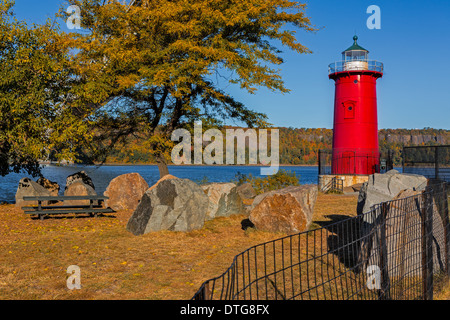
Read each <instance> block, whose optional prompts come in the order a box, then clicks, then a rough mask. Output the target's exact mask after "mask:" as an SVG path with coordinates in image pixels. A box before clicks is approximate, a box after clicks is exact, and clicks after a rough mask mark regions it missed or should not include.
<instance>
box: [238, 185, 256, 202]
mask: <svg viewBox="0 0 450 320" xmlns="http://www.w3.org/2000/svg"><path fill="white" fill-rule="evenodd" d="M236 191H237V193H238V194H239V196H240V197H241V199H242V201H243V202H244V205H246V206H251V205H252V203H253V200H254V199H255V197H256V196H257V193H256V191H255V189H254V188H253V186H252V185H251V184H250V183H248V182H246V183H243V184H241V185H239V186H238V187H237V188H236Z"/></svg>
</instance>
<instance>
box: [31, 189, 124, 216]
mask: <svg viewBox="0 0 450 320" xmlns="http://www.w3.org/2000/svg"><path fill="white" fill-rule="evenodd" d="M107 199H109V198H108V197H105V196H98V195H97V196H34V197H23V200H24V201H37V202H38V205H37V206H36V205H35V206H25V207H22V210H24V212H25V213H26V214H36V215H38V216H39V218H40V219H41V220H43V219H44V217H45V216H46V215H50V214H68V213H74V214H80V213H89V214H91V215H94V216H95V217H97V215H98V214H99V213H112V212H115V211H114V210H113V209H111V208H104V207H103V206H102V205H101V202H103V201H104V200H107ZM67 200H72V201H73V200H89V205H73V204H68V205H64V204H63V205H59V204H57V205H42V203H43V202H46V201H47V202H48V201H58V202H63V203H64V201H67ZM94 202H96V203H94Z"/></svg>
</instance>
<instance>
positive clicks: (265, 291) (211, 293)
mask: <svg viewBox="0 0 450 320" xmlns="http://www.w3.org/2000/svg"><path fill="white" fill-rule="evenodd" d="M449 249H450V223H449V216H448V198H447V189H446V185H445V183H441V182H434V183H433V184H432V185H431V184H430V185H429V187H427V189H426V190H425V191H424V192H422V193H420V194H415V195H412V196H409V197H406V198H403V199H398V200H393V201H389V202H384V203H381V204H379V205H376V206H374V207H372V210H371V211H370V212H367V213H365V214H361V215H358V216H355V217H350V218H345V219H342V220H340V221H336V222H333V223H329V224H325V223H323V225H322V227H321V228H318V229H315V230H311V231H307V232H302V233H298V234H294V235H289V236H286V237H283V238H280V239H276V240H273V241H269V242H265V243H262V244H259V245H256V246H253V247H251V248H249V249H247V250H246V251H244V252H242V253H240V254H239V255H237V256H236V257H235V258H234V260H233V263H232V264H231V266H230V267H229V268H228V269H227V270H226V271H225V272H224V273H223V274H222V275H221V276H219V277H216V278H213V279H210V280H207V281H206V282H204V283H203V284H202V285H201V287H200V289H199V290H198V291H197V293H196V294H195V295H194V297H193V299H199V300H202V299H205V300H212V299H218V300H235V299H245V300H253V299H257V300H277V299H302V300H316V299H319V300H321V299H324V300H329V299H330V300H350V299H352V300H353V299H362V300H373V299H377V300H378V299H407V300H411V299H432V297H433V277H434V276H436V275H437V274H445V275H447V276H448V275H449V273H450V268H449V253H450V252H449Z"/></svg>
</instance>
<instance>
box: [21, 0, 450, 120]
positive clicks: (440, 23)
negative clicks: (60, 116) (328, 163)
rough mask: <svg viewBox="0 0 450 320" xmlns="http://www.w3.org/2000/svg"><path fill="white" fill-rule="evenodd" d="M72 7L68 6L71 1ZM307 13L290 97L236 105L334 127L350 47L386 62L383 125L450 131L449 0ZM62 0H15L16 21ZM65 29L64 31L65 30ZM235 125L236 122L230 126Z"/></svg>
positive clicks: (288, 75)
mask: <svg viewBox="0 0 450 320" xmlns="http://www.w3.org/2000/svg"><path fill="white" fill-rule="evenodd" d="M68 2H69V3H70V1H68ZM301 2H306V3H307V4H308V9H307V11H306V12H307V15H308V16H309V17H310V18H311V20H312V23H313V24H314V25H315V26H316V27H318V28H320V30H319V31H318V32H316V33H306V32H303V31H301V30H299V32H298V33H297V39H298V40H299V42H300V43H302V44H304V45H306V46H307V47H308V48H309V49H311V50H312V51H313V53H312V54H308V55H299V54H297V53H293V52H290V51H288V50H287V49H284V50H283V51H284V53H283V54H282V57H283V58H284V61H285V62H284V64H283V65H281V66H280V69H281V75H282V77H283V79H284V80H285V85H286V87H287V88H289V89H290V90H291V92H290V93H289V94H281V93H274V92H272V91H269V90H265V89H260V90H258V91H257V92H256V94H253V95H251V94H248V93H246V92H245V91H242V90H239V89H238V88H236V87H233V86H228V87H227V88H226V91H227V92H230V93H231V94H232V95H233V96H234V97H235V98H236V99H237V100H240V101H242V102H244V103H245V104H246V105H247V106H248V107H250V108H251V109H253V110H257V111H260V112H264V113H266V114H267V115H268V117H269V122H271V123H273V124H274V125H276V126H282V127H295V128H301V127H304V128H332V126H333V103H334V82H333V81H332V80H329V79H328V65H329V64H330V63H332V62H334V61H338V60H340V59H341V52H342V51H343V50H345V49H346V48H348V47H349V46H350V45H351V44H352V43H353V40H352V37H353V35H354V33H355V31H356V33H357V35H358V37H359V40H358V43H359V44H360V45H361V46H362V47H364V48H366V49H368V50H369V51H370V54H369V59H373V60H378V61H381V62H383V63H384V67H385V73H384V76H383V78H382V79H379V80H378V86H377V90H378V125H379V128H380V129H381V128H407V129H414V128H424V127H432V128H437V129H450V81H449V79H448V77H450V63H449V62H448V61H447V60H446V59H447V58H448V57H449V55H450V54H449V53H450V18H449V15H450V1H448V0H430V1H423V0H420V1H419V0H408V1H407V0H370V1H366V0H342V1H336V0H309V1H306V0H305V1H301ZM64 3H67V1H64V0H40V1H31V0H16V5H15V9H14V10H15V12H16V15H17V18H19V19H26V20H28V21H30V22H35V23H43V22H44V21H45V20H46V19H47V18H53V17H54V14H55V13H56V12H57V11H58V9H59V7H60V6H61V4H64ZM370 5H377V6H379V7H380V9H381V29H379V30H376V29H374V30H369V29H368V28H367V26H366V21H367V19H368V18H369V17H370V14H367V13H366V10H367V8H368V6H370ZM64 29H65V27H63V30H64ZM230 124H231V123H230Z"/></svg>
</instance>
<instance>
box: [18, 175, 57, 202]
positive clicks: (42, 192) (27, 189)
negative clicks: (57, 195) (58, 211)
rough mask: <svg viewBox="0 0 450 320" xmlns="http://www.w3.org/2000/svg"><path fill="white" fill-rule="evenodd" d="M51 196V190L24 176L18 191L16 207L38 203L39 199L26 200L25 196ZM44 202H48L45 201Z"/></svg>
mask: <svg viewBox="0 0 450 320" xmlns="http://www.w3.org/2000/svg"><path fill="white" fill-rule="evenodd" d="M45 196H47V197H48V196H51V194H50V191H48V190H47V189H45V188H44V187H43V186H41V185H40V184H38V183H37V182H34V181H33V180H31V179H30V178H22V179H20V181H19V186H18V187H17V191H16V203H15V206H16V207H22V206H25V205H37V204H38V202H37V201H24V200H23V197H45ZM42 204H47V202H43V203H42Z"/></svg>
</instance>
